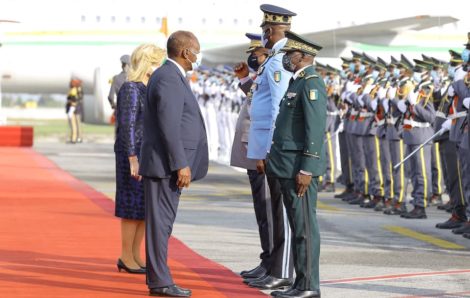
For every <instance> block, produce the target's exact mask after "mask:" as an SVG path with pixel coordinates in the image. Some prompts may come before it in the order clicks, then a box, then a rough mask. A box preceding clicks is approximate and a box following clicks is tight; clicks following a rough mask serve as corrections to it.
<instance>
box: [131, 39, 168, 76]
mask: <svg viewBox="0 0 470 298" xmlns="http://www.w3.org/2000/svg"><path fill="white" fill-rule="evenodd" d="M165 58H166V51H165V50H164V49H162V48H159V47H157V46H156V45H154V44H142V45H140V46H138V47H137V48H136V49H135V50H134V52H132V56H131V65H130V69H129V73H128V79H129V81H131V82H143V81H144V80H146V76H147V73H149V71H150V68H151V67H152V66H160V65H161V64H162V63H163V60H164V59H165Z"/></svg>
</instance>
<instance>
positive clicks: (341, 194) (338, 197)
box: [334, 188, 353, 199]
mask: <svg viewBox="0 0 470 298" xmlns="http://www.w3.org/2000/svg"><path fill="white" fill-rule="evenodd" d="M352 193H353V190H352V189H347V188H346V189H345V190H344V191H343V192H342V193H339V194H336V195H334V197H335V198H337V199H342V198H344V197H347V196H349V195H350V194H352Z"/></svg>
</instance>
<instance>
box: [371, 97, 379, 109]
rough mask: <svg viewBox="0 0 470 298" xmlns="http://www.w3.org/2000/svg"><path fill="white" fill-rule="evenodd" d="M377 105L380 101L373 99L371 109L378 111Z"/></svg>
mask: <svg viewBox="0 0 470 298" xmlns="http://www.w3.org/2000/svg"><path fill="white" fill-rule="evenodd" d="M377 104H378V100H377V99H373V100H372V101H371V102H370V107H371V108H372V110H374V111H377Z"/></svg>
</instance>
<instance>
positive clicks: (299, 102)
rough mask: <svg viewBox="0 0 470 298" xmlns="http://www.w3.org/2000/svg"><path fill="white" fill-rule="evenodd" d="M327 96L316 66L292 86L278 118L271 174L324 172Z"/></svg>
mask: <svg viewBox="0 0 470 298" xmlns="http://www.w3.org/2000/svg"><path fill="white" fill-rule="evenodd" d="M326 98H327V97H326V91H325V84H324V82H323V80H322V79H321V78H319V77H318V75H317V74H316V73H315V70H314V69H313V66H312V67H310V66H309V67H307V68H306V69H304V71H303V72H301V73H300V74H299V77H298V78H297V79H296V80H295V81H294V82H293V83H292V84H291V85H290V86H289V89H288V90H287V92H286V94H285V96H284V98H283V99H282V102H281V105H280V112H279V116H278V117H277V120H276V129H275V131H274V136H273V141H272V146H271V151H270V153H269V157H268V158H269V161H268V168H267V173H268V175H272V176H274V177H277V178H287V179H293V178H295V176H296V175H297V174H298V173H299V171H300V170H303V171H306V172H310V173H312V176H314V177H316V176H321V175H323V173H324V171H325V158H324V155H323V154H324V153H323V138H324V133H325V124H326Z"/></svg>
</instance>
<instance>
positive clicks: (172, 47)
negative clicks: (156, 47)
mask: <svg viewBox="0 0 470 298" xmlns="http://www.w3.org/2000/svg"><path fill="white" fill-rule="evenodd" d="M199 47H200V46H199V41H198V40H197V38H196V36H195V35H194V34H193V33H192V32H189V31H176V32H174V33H173V34H171V35H170V37H168V41H167V43H166V48H167V53H168V57H169V58H171V59H174V58H177V57H180V56H181V53H182V51H184V50H185V49H194V50H196V51H199Z"/></svg>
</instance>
